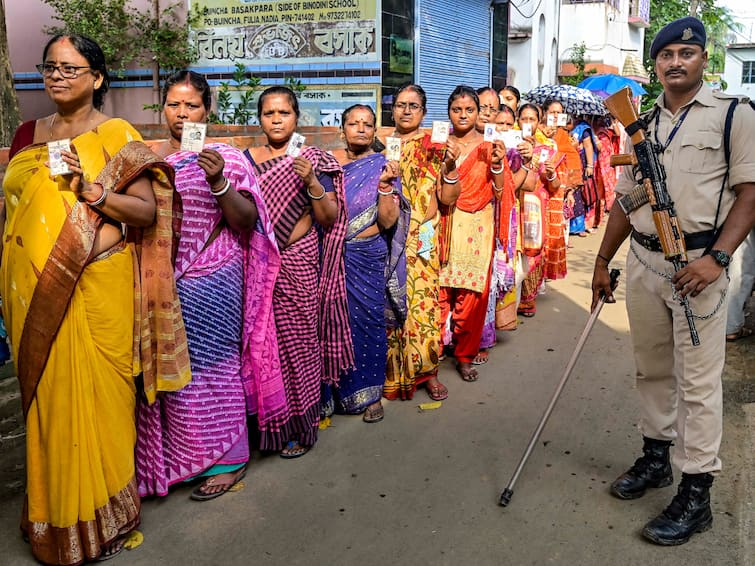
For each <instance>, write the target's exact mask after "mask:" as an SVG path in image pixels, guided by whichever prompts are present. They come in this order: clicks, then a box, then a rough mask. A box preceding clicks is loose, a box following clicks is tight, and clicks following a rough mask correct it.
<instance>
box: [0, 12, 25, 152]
mask: <svg viewBox="0 0 755 566" xmlns="http://www.w3.org/2000/svg"><path fill="white" fill-rule="evenodd" d="M6 30H7V28H6V27H5V1H4V0H0V147H7V146H9V145H10V142H11V141H12V139H13V133H14V132H15V131H16V128H17V127H18V125H19V124H20V123H21V115H20V113H19V111H18V98H17V97H16V90H15V89H14V88H13V70H12V69H11V66H10V55H9V53H8V34H7V31H6Z"/></svg>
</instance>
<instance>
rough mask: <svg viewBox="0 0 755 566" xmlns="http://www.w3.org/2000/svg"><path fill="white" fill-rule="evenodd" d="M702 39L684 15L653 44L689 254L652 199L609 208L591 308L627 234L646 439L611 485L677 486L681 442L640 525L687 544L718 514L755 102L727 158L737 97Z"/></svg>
mask: <svg viewBox="0 0 755 566" xmlns="http://www.w3.org/2000/svg"><path fill="white" fill-rule="evenodd" d="M705 44H706V34H705V28H704V27H703V24H702V23H701V22H700V21H699V20H697V19H695V18H691V17H687V18H681V19H679V20H675V21H673V22H671V23H670V24H668V25H667V26H666V27H664V28H663V29H662V30H661V31H660V32H659V33H658V35H656V36H655V38H654V40H653V43H652V44H651V47H650V55H651V57H652V58H653V59H654V60H655V72H656V74H657V75H658V78H659V80H660V81H661V84H662V85H663V88H664V90H663V93H662V94H661V95H660V96H659V97H658V99H657V100H656V102H655V106H654V107H653V110H652V111H651V112H650V113H649V114H648V115H646V116H645V120H646V122H647V125H648V127H647V132H646V134H647V136H648V139H650V140H652V142H653V144H654V146H655V151H656V153H657V154H658V157H659V161H660V162H661V163H662V165H663V167H664V169H665V171H666V175H667V179H666V186H667V189H668V192H669V195H670V196H671V198H672V200H673V201H674V203H675V207H676V213H677V217H678V219H679V223H680V226H681V228H682V230H683V231H684V233H685V240H686V243H687V251H688V258H689V263H688V264H687V265H686V266H685V267H684V268H682V269H680V270H679V271H678V272H677V273H675V274H674V273H673V268H672V266H671V264H670V263H669V262H668V261H666V260H665V259H664V254H663V253H662V250H661V246H660V243H659V239H658V234H657V231H656V228H655V225H654V223H653V219H652V211H651V209H650V205H649V204H645V205H644V206H641V207H639V208H637V209H636V210H634V211H633V212H631V213H629V215H627V214H625V213H624V212H623V211H622V210H621V208H620V207H619V206H614V207H613V208H612V209H611V214H610V218H609V221H608V226H607V227H606V233H605V235H604V237H603V241H602V243H601V246H600V251H599V253H598V255H597V258H596V260H595V269H594V272H593V281H592V290H593V308H594V307H595V305H596V304H597V302H598V297H599V295H600V293H605V295H606V301H607V302H614V298H613V294H612V292H611V285H610V279H609V275H608V263H609V262H610V260H611V259H612V258H613V256H614V254H615V253H616V250H617V249H618V248H619V247H620V246H621V244H622V242H624V240H625V239H626V238H627V237H629V236H630V234H631V242H630V251H629V253H628V255H627V269H626V274H627V276H626V286H627V311H628V314H629V324H630V328H631V334H632V342H633V347H634V356H635V363H636V366H637V390H638V392H639V395H640V401H641V420H640V429H641V431H642V434H643V439H644V446H643V456H642V457H640V458H639V459H638V460H637V461H636V462H635V463H634V465H633V466H632V467H631V468H630V469H629V470H628V471H627V472H626V473H624V474H623V475H622V476H620V477H619V478H618V479H617V480H616V481H615V482H614V483H613V484H612V485H611V493H612V494H613V495H615V496H616V497H619V498H621V499H634V498H637V497H641V496H642V495H644V493H645V491H646V489H647V488H658V487H665V486H667V485H670V484H671V483H673V476H672V470H671V463H670V461H669V448H670V446H671V445H672V442H673V443H675V444H676V448H675V450H674V465H675V466H676V467H677V468H678V469H680V470H681V472H682V479H681V483H680V485H679V489H678V492H677V494H676V496H675V497H674V498H673V500H672V501H671V504H670V505H669V506H668V507H667V508H666V509H665V510H664V511H663V512H662V513H661V514H660V515H658V516H657V517H656V518H654V519H652V520H651V521H650V522H649V523H647V525H645V527H644V529H643V531H642V534H643V536H645V537H646V538H647V539H649V540H650V541H652V542H654V543H657V544H661V545H676V544H682V543H685V542H687V541H688V540H689V539H690V537H691V536H692V535H693V534H694V533H696V532H702V531H705V530H707V529H709V528H710V526H711V524H712V522H713V517H712V514H711V509H710V496H709V489H710V486H711V485H712V483H713V478H714V476H715V475H717V474H718V473H719V472H720V470H721V461H720V460H719V458H718V450H719V446H720V443H721V432H722V397H723V396H722V386H721V373H722V371H723V366H724V357H725V354H726V342H725V338H724V337H725V332H726V304H725V303H726V300H725V295H726V292H725V291H726V287H727V283H728V277H727V274H726V267H727V265H728V263H729V260H730V257H731V254H732V253H733V252H734V250H735V249H736V248H737V246H739V244H740V243H741V242H742V240H743V239H744V238H745V237H746V236H747V234H748V233H749V231H750V229H751V228H752V227H753V223H754V222H755V144H753V143H752V132H754V131H755V111H753V109H752V108H751V107H750V106H749V105H748V104H741V103H740V104H737V105H736V108H735V110H734V119H733V120H732V123H731V134H730V141H731V145H730V147H731V151H730V160H729V164H728V166H727V163H726V153H725V149H724V147H725V144H724V130H725V123H726V114H727V111H728V110H729V107H730V104H731V102H732V100H733V98H732V97H729V96H726V95H722V94H719V93H714V92H712V91H711V89H710V88H709V87H708V86H707V85H705V84H704V83H703V81H702V78H703V71H704V69H705V68H706V67H707V64H708V53H707V52H706V50H705ZM744 102H746V100H745V101H744ZM727 171H728V179H727ZM636 184H637V180H636V179H635V176H634V172H633V171H632V169H631V168H629V167H625V168H624V172H623V173H622V176H621V178H620V180H619V182H618V184H617V186H616V192H617V193H619V194H626V193H628V192H629V191H631V190H632V189H633V188H634V186H635V185H636ZM680 296H683V297H687V299H688V301H689V304H690V306H691V308H692V311H693V313H694V314H695V325H696V328H697V332H698V335H699V341H700V345H699V346H694V345H693V344H692V339H691V336H690V329H689V326H688V323H687V319H686V318H685V315H684V310H683V308H682V307H681V306H680V303H679V297H680Z"/></svg>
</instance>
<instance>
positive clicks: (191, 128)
mask: <svg viewBox="0 0 755 566" xmlns="http://www.w3.org/2000/svg"><path fill="white" fill-rule="evenodd" d="M206 135H207V124H199V123H197V122H184V124H183V131H182V132H181V151H191V152H194V153H199V152H201V151H202V150H203V149H204V138H205V136H206Z"/></svg>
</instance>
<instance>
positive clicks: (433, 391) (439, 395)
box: [425, 381, 448, 401]
mask: <svg viewBox="0 0 755 566" xmlns="http://www.w3.org/2000/svg"><path fill="white" fill-rule="evenodd" d="M425 389H427V396H428V397H430V399H432V400H433V401H443V400H444V399H448V389H447V388H446V386H445V385H443V384H442V383H441V382H440V381H439V382H438V383H437V384H435V385H430V384H429V383H428V384H427V385H425Z"/></svg>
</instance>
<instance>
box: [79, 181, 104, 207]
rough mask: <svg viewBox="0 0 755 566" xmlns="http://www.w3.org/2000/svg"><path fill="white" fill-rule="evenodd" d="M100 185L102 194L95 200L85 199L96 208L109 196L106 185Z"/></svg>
mask: <svg viewBox="0 0 755 566" xmlns="http://www.w3.org/2000/svg"><path fill="white" fill-rule="evenodd" d="M92 184H93V185H100V184H99V183H92ZM100 187H101V188H102V194H101V195H100V196H99V197H98V198H97V199H95V200H93V201H88V200H87V199H84V202H86V203H87V204H88V205H89V206H92V207H95V208H96V207H98V206H101V205H102V203H104V202H105V199H106V198H107V190H105V187H103V186H102V185H100Z"/></svg>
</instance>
